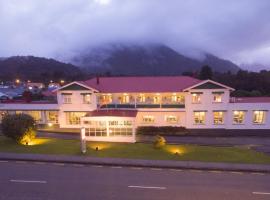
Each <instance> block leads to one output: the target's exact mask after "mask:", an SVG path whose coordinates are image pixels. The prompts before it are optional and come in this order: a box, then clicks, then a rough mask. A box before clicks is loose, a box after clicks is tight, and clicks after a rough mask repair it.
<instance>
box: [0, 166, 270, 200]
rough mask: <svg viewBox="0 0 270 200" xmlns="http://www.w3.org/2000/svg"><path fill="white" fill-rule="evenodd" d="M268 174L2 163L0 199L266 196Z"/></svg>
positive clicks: (144, 199)
mask: <svg viewBox="0 0 270 200" xmlns="http://www.w3.org/2000/svg"><path fill="white" fill-rule="evenodd" d="M269 183H270V174H260V173H242V172H221V171H200V170H175V169H158V168H127V167H114V166H96V165H93V166H91V165H79V164H64V163H43V162H14V161H9V162H7V161H0V199H1V200H45V199H46V200H54V199H56V200H58V199H59V200H63V199H65V200H69V199H70V200H77V199H78V200H84V199H88V200H89V199H91V200H92V199H93V200H94V199H95V200H106V199H110V200H129V199H130V200H133V199H139V200H151V199H153V200H161V199H162V200H163V199H168V200H174V199H177V200H181V199H183V200H195V199H196V200H197V199H200V200H211V199H213V200H216V199H219V200H226V199H228V200H234V199H235V200H241V199H244V200H249V199H250V200H251V199H252V200H256V199H260V200H263V199H265V200H266V199H267V200H269V199H270V184H269Z"/></svg>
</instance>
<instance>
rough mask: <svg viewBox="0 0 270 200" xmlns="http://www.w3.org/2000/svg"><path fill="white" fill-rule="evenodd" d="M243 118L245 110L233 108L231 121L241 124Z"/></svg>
mask: <svg viewBox="0 0 270 200" xmlns="http://www.w3.org/2000/svg"><path fill="white" fill-rule="evenodd" d="M244 119H245V112H244V111H238V110H235V111H234V112H233V123H234V124H243V123H244Z"/></svg>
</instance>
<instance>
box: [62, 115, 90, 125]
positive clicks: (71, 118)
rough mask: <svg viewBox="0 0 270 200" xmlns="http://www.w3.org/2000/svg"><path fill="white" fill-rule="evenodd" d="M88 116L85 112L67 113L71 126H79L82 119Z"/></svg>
mask: <svg viewBox="0 0 270 200" xmlns="http://www.w3.org/2000/svg"><path fill="white" fill-rule="evenodd" d="M85 115H86V113H85V112H67V113H66V120H67V124H69V125H79V124H80V123H81V117H84V116H85Z"/></svg>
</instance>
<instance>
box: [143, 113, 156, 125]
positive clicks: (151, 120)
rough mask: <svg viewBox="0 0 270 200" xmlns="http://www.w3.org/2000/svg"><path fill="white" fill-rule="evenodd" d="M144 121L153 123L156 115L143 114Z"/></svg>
mask: <svg viewBox="0 0 270 200" xmlns="http://www.w3.org/2000/svg"><path fill="white" fill-rule="evenodd" d="M142 121H143V123H146V124H151V123H154V122H155V118H154V116H151V115H146V116H143V118H142Z"/></svg>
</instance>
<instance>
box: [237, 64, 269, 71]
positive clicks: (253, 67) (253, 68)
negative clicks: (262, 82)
mask: <svg viewBox="0 0 270 200" xmlns="http://www.w3.org/2000/svg"><path fill="white" fill-rule="evenodd" d="M240 67H241V68H242V69H246V70H248V71H256V72H259V71H261V70H270V66H267V65H264V64H260V63H253V64H247V63H242V64H241V65H240Z"/></svg>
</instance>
